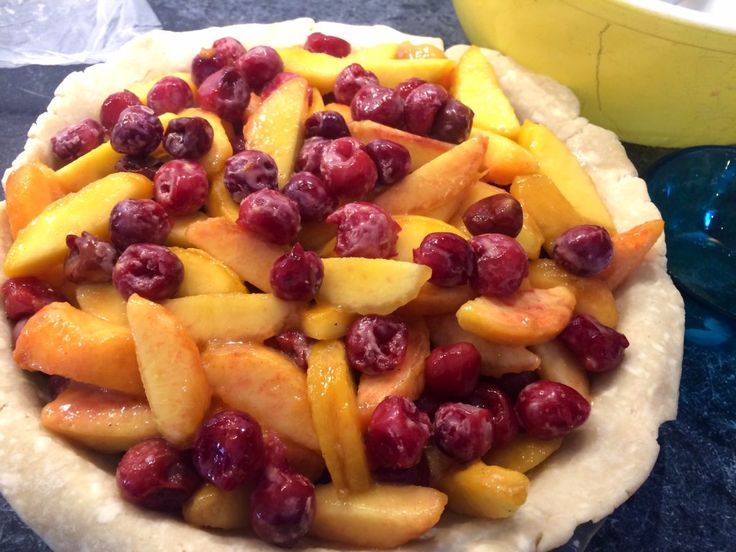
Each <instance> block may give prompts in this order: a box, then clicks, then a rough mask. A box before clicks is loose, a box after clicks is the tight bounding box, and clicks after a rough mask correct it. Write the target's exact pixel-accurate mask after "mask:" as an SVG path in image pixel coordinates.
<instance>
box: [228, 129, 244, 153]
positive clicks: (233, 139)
mask: <svg viewBox="0 0 736 552" xmlns="http://www.w3.org/2000/svg"><path fill="white" fill-rule="evenodd" d="M228 139H229V140H230V146H231V147H232V148H233V153H240V152H242V151H245V149H246V148H245V138H243V136H242V135H240V134H235V133H232V134H231V135H229V136H228Z"/></svg>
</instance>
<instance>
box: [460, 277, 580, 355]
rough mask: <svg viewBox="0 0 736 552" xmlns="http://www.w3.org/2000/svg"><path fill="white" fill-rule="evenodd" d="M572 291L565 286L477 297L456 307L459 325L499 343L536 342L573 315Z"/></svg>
mask: <svg viewBox="0 0 736 552" xmlns="http://www.w3.org/2000/svg"><path fill="white" fill-rule="evenodd" d="M574 307H575V295H574V294H573V293H572V292H571V291H570V290H568V289H567V288H565V287H562V286H558V287H553V288H550V289H531V290H519V291H517V292H516V293H514V294H513V295H511V296H509V297H504V298H495V297H494V298H491V297H478V298H477V299H473V300H472V301H468V302H467V303H465V304H464V305H463V306H462V307H460V309H459V310H458V311H457V321H458V323H459V324H460V327H461V328H462V329H463V330H465V331H467V332H470V333H472V334H475V335H477V336H479V337H482V338H483V339H487V340H488V341H491V342H494V343H500V344H502V345H536V344H537V343H544V342H545V341H549V340H550V339H552V338H553V337H555V336H557V334H559V333H560V332H561V331H562V330H564V329H565V326H567V323H568V322H569V321H570V318H572V311H573V308H574Z"/></svg>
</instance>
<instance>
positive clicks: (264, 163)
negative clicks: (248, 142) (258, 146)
mask: <svg viewBox="0 0 736 552" xmlns="http://www.w3.org/2000/svg"><path fill="white" fill-rule="evenodd" d="M278 176H279V169H278V167H277V166H276V162H275V161H274V160H273V157H271V156H270V155H268V154H267V153H264V152H262V151H258V150H244V151H241V152H240V153H238V154H235V155H233V156H232V157H231V158H230V159H228V160H227V161H226V162H225V176H224V179H225V188H227V191H228V192H230V195H231V196H232V198H233V200H234V201H235V202H236V203H238V204H239V203H240V202H241V201H243V199H245V197H246V196H248V195H250V194H252V193H253V192H257V191H258V190H263V189H264V188H265V189H271V190H276V189H277V188H278V182H277V181H278Z"/></svg>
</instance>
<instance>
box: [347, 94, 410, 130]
mask: <svg viewBox="0 0 736 552" xmlns="http://www.w3.org/2000/svg"><path fill="white" fill-rule="evenodd" d="M350 114H351V115H352V117H353V120H355V121H363V120H368V121H374V122H376V123H380V124H382V125H386V126H390V127H399V126H401V125H402V123H403V120H404V102H403V101H402V100H401V98H400V97H399V95H398V94H396V92H394V91H393V90H392V89H390V88H386V87H385V86H379V85H377V84H374V85H368V86H364V87H363V88H361V89H360V90H358V91H357V92H356V93H355V95H354V96H353V100H352V101H351V102H350Z"/></svg>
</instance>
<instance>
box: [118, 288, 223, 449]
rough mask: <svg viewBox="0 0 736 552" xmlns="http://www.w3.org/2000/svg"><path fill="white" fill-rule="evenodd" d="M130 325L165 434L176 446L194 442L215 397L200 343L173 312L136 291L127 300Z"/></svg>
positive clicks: (145, 384) (158, 422) (151, 400)
mask: <svg viewBox="0 0 736 552" xmlns="http://www.w3.org/2000/svg"><path fill="white" fill-rule="evenodd" d="M128 323H129V324H130V330H131V332H132V334H133V340H134V341H135V353H136V357H137V358H138V367H139V369H140V373H141V379H142V380H143V387H144V388H145V390H146V397H147V398H148V404H150V405H151V410H152V411H153V415H154V417H155V418H156V425H157V426H158V429H159V431H160V432H161V435H162V436H163V437H164V438H165V439H166V440H167V441H169V442H170V443H172V444H174V445H176V446H179V447H186V446H189V445H191V443H192V441H193V439H194V435H195V433H196V432H197V429H198V428H199V426H200V424H201V423H202V420H203V419H204V415H205V413H206V412H207V409H208V408H209V406H210V399H211V396H212V391H211V389H210V386H209V383H207V378H206V376H205V373H204V370H203V369H202V364H201V362H200V358H199V350H198V349H197V344H196V343H195V342H194V340H193V339H192V338H191V337H189V335H188V334H187V332H186V330H185V329H184V327H183V326H182V325H181V323H179V321H178V320H177V319H176V318H174V316H173V315H172V314H171V313H170V312H169V311H167V310H166V309H165V308H164V307H162V306H161V305H159V304H157V303H154V302H152V301H149V300H148V299H144V298H143V297H140V296H139V295H137V294H133V295H131V296H130V298H129V299H128Z"/></svg>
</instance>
